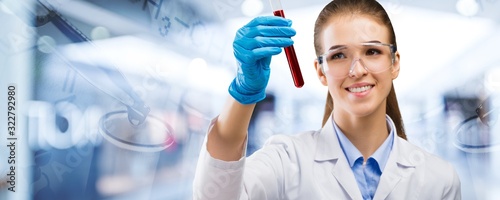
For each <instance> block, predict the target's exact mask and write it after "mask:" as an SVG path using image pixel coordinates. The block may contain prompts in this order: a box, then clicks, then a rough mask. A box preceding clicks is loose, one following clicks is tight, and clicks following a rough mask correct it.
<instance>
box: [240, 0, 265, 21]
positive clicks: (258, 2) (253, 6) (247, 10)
mask: <svg viewBox="0 0 500 200" xmlns="http://www.w3.org/2000/svg"><path fill="white" fill-rule="evenodd" d="M263 8H264V5H263V4H262V0H245V1H244V2H243V3H242V4H241V12H243V14H244V15H245V16H247V17H254V16H257V15H258V14H260V13H261V12H262V10H263Z"/></svg>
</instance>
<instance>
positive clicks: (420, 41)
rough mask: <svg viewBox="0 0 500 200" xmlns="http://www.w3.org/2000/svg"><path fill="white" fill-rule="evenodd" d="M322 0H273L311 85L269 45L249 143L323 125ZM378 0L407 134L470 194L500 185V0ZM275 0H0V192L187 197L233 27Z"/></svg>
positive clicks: (225, 79)
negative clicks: (396, 56)
mask: <svg viewBox="0 0 500 200" xmlns="http://www.w3.org/2000/svg"><path fill="white" fill-rule="evenodd" d="M328 2H329V1H328V0H308V1H304V0H282V1H281V3H282V6H283V9H284V12H285V15H286V17H287V18H289V19H291V20H292V21H293V25H292V27H293V28H295V29H296V30H297V35H296V36H295V37H294V38H293V39H294V41H295V44H294V46H295V51H296V53H297V57H298V61H299V64H300V67H301V71H302V74H303V76H304V81H305V85H304V87H302V88H300V89H298V88H296V87H295V86H294V84H293V81H292V78H291V75H290V70H289V67H288V64H287V60H286V57H285V55H284V54H280V55H278V56H274V57H273V58H272V63H271V68H272V73H271V79H270V83H269V87H268V90H267V98H266V99H265V100H264V101H262V102H260V103H259V104H258V105H257V108H256V110H255V114H254V116H253V118H252V122H251V128H250V130H249V134H250V137H249V145H248V154H249V155H250V154H251V153H253V152H254V151H255V150H257V149H258V148H260V147H261V145H262V144H263V143H264V141H265V140H266V138H268V137H269V136H271V135H275V134H296V133H298V132H301V131H306V130H317V129H320V128H321V120H322V116H323V109H324V104H325V99H326V92H327V90H326V87H324V86H322V85H321V84H320V82H319V80H318V79H317V77H316V75H315V71H314V66H313V61H314V59H315V53H314V48H313V26H314V22H315V19H316V17H317V15H318V14H319V12H320V10H321V9H322V7H323V6H324V5H326V4H327V3H328ZM380 2H381V4H382V5H383V6H384V7H385V9H386V11H387V12H388V13H389V15H390V17H391V20H392V22H393V26H394V28H395V31H396V37H397V44H398V50H399V52H400V54H401V72H400V75H399V77H398V78H397V79H396V80H395V81H394V84H395V89H396V93H397V96H398V99H399V104H400V108H401V112H402V114H403V120H404V123H405V129H406V131H407V135H408V140H409V141H410V142H411V143H413V144H416V145H418V146H420V147H422V148H423V149H425V150H427V151H429V152H431V153H433V154H436V155H438V156H440V157H442V158H443V159H445V160H447V161H449V162H451V163H452V164H453V166H454V167H455V168H456V169H457V171H458V174H459V176H460V178H461V182H462V196H463V199H467V200H474V199H481V200H483V199H498V196H500V170H499V169H500V123H498V118H499V115H500V55H499V53H498V48H500V12H498V11H499V10H500V1H499V0H440V1H433V0H384V1H380ZM272 11H273V10H272V9H271V7H270V5H269V2H268V1H267V0H211V1H204V0H23V1H19V0H0V21H1V23H2V26H0V82H1V83H2V84H1V86H0V87H1V88H2V89H1V91H0V98H1V99H7V89H6V88H7V86H8V85H12V84H15V85H16V90H17V122H18V123H17V136H18V141H17V146H16V148H17V149H16V152H17V153H16V156H17V160H16V173H17V176H16V192H15V193H14V192H10V191H9V190H8V189H7V188H9V187H10V184H9V182H7V180H8V178H9V177H7V176H6V174H8V173H9V166H10V165H7V162H6V160H7V157H8V156H9V151H7V150H6V151H4V150H2V151H0V157H1V159H0V199H16V200H17V199H68V200H73V199H75V200H80V199H116V200H122V199H123V200H125V199H191V194H192V191H191V190H192V189H191V188H192V180H193V176H194V172H195V167H196V163H197V158H198V154H199V151H200V148H201V144H202V142H203V140H204V136H205V134H206V131H207V128H208V125H209V123H210V120H211V119H213V118H214V117H216V116H217V114H218V112H219V111H220V110H221V107H222V104H223V103H224V101H225V99H226V98H227V97H228V92H227V87H228V85H229V83H230V81H231V80H232V79H233V77H234V75H235V73H236V64H235V59H234V57H233V52H232V41H233V38H234V35H235V32H236V30H237V29H238V28H239V27H241V26H243V25H244V24H246V23H247V22H248V21H250V20H251V19H252V18H253V17H255V16H260V15H272ZM1 102H4V101H3V100H2V101H1ZM5 109H6V108H5V105H1V111H2V112H1V113H6V112H4V111H5ZM0 120H1V121H2V123H1V127H2V130H5V129H6V128H4V127H5V123H4V122H6V121H7V117H6V116H5V115H4V114H1V115H0ZM0 140H1V144H2V149H7V148H6V147H5V145H4V144H6V143H7V136H4V135H2V136H1V137H0ZM4 158H5V159H4ZM428 184H432V183H428Z"/></svg>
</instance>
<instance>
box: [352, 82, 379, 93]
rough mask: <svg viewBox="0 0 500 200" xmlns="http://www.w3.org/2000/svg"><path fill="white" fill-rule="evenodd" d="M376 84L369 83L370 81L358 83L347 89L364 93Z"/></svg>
mask: <svg viewBox="0 0 500 200" xmlns="http://www.w3.org/2000/svg"><path fill="white" fill-rule="evenodd" d="M374 86H375V85H373V84H368V83H357V84H353V85H351V86H349V87H347V88H345V89H346V90H347V91H348V92H351V93H362V92H366V91H368V90H370V89H372V88H373V87H374Z"/></svg>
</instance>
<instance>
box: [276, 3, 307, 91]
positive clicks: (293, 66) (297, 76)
mask: <svg viewBox="0 0 500 200" xmlns="http://www.w3.org/2000/svg"><path fill="white" fill-rule="evenodd" d="M269 2H270V3H271V7H272V9H273V14H274V16H279V17H283V18H285V13H284V12H283V8H282V7H281V2H280V0H269ZM285 54H286V59H287V60H288V66H289V67H290V72H291V73H292V78H293V83H294V84H295V87H297V88H301V87H302V86H303V85H304V79H303V78H302V72H301V71H300V66H299V62H298V61H297V56H296V55H295V48H293V45H292V46H289V47H285Z"/></svg>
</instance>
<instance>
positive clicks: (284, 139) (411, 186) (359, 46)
mask: <svg viewBox="0 0 500 200" xmlns="http://www.w3.org/2000/svg"><path fill="white" fill-rule="evenodd" d="M290 25H291V22H290V21H289V20H287V19H282V18H278V17H271V16H269V17H257V18H255V19H254V20H252V21H251V22H249V23H248V24H247V25H245V26H244V27H242V28H241V29H239V30H238V32H237V34H236V37H235V40H234V43H233V44H234V45H233V48H234V55H235V57H236V59H237V61H238V64H239V69H238V74H237V76H236V78H235V79H234V81H233V82H232V83H231V85H230V86H229V93H230V94H231V97H229V98H228V100H227V103H226V105H225V107H224V109H223V111H222V112H221V113H220V115H219V116H218V117H217V118H216V119H214V120H213V121H212V125H211V126H210V128H209V131H208V135H207V137H206V142H205V145H204V146H203V147H202V150H201V154H200V157H199V161H198V167H197V171H196V175H195V181H194V188H193V189H194V194H193V195H194V198H195V199H258V200H263V199H314V200H316V199H461V196H460V180H459V178H458V176H457V173H456V171H455V170H454V169H453V167H452V166H451V165H450V164H448V163H447V162H445V161H443V160H442V159H440V158H438V157H436V156H433V155H431V154H429V153H427V152H425V151H423V150H422V149H420V148H418V147H416V146H414V145H412V144H410V143H408V142H407V141H406V140H405V139H406V136H405V133H404V129H403V123H402V120H401V115H400V113H399V108H398V103H397V100H396V95H395V93H394V88H393V83H392V80H394V79H395V78H396V77H397V76H398V73H399V68H400V66H399V59H400V55H399V52H398V51H397V48H396V37H395V34H394V30H393V27H392V25H391V22H390V19H389V17H388V15H387V13H386V12H385V10H384V9H383V7H382V6H381V5H380V4H379V3H377V2H376V1H375V0H334V1H332V2H330V3H329V4H328V5H326V6H325V8H324V9H323V10H322V11H321V13H320V14H319V16H318V19H317V21H316V24H315V28H314V46H315V50H316V55H317V56H318V59H317V60H315V61H314V67H315V69H316V72H317V74H318V78H319V80H320V81H321V83H322V84H323V85H325V86H327V87H328V91H329V92H328V95H327V102H326V109H325V115H324V120H323V127H322V129H320V130H318V131H309V132H304V133H301V134H297V135H293V136H285V135H276V136H273V137H271V138H270V139H269V140H268V141H267V143H266V144H265V145H264V147H263V148H261V149H260V150H258V151H257V152H255V153H254V154H253V155H252V156H250V157H248V158H246V157H245V149H246V143H247V129H248V124H249V120H250V117H251V114H252V110H253V109H254V107H255V103H256V102H258V101H260V100H262V99H263V98H264V97H265V88H266V85H267V82H268V78H269V72H270V69H269V63H270V60H271V56H272V55H276V54H278V53H280V52H281V48H282V47H286V46H289V45H291V44H292V43H293V42H292V40H291V39H290V37H292V36H293V35H294V34H295V31H294V30H293V29H292V28H291V27H290Z"/></svg>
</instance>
